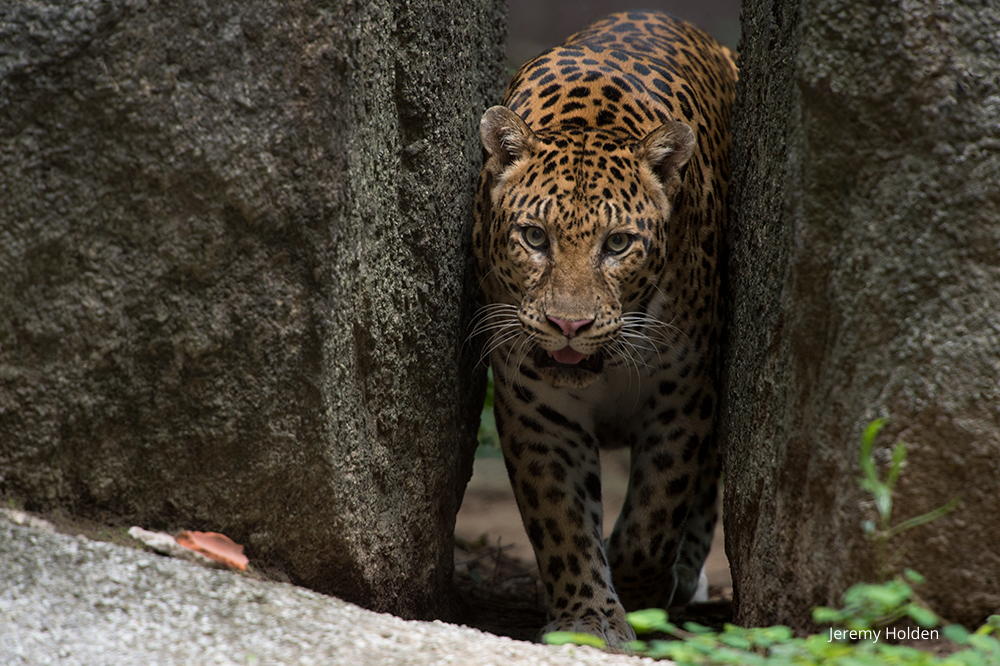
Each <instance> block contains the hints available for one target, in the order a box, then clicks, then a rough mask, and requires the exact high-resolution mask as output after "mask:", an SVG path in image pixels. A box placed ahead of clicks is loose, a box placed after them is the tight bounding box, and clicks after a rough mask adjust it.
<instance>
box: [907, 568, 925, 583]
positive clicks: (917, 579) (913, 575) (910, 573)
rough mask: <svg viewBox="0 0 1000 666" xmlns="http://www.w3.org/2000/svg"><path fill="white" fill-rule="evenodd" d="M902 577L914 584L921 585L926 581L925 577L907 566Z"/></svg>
mask: <svg viewBox="0 0 1000 666" xmlns="http://www.w3.org/2000/svg"><path fill="white" fill-rule="evenodd" d="M903 577H904V578H906V580H908V581H910V582H911V583H913V584H914V585H923V584H924V582H926V580H927V579H926V578H924V577H923V576H921V575H920V573H919V572H917V571H914V570H913V569H909V568H907V569H906V571H904V572H903Z"/></svg>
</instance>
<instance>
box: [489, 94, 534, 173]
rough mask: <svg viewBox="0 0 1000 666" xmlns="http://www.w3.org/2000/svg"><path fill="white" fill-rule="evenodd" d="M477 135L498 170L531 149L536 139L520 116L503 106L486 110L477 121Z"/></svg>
mask: <svg viewBox="0 0 1000 666" xmlns="http://www.w3.org/2000/svg"><path fill="white" fill-rule="evenodd" d="M479 136H480V137H481V138H482V140H483V148H485V149H486V152H487V153H489V154H490V158H491V160H496V161H497V170H498V171H499V170H502V169H504V168H506V167H507V166H509V165H510V164H512V163H513V162H514V161H516V160H518V159H519V158H521V157H523V156H524V155H525V154H527V153H528V152H530V151H531V150H533V149H534V147H535V143H536V141H537V140H536V139H535V133H534V132H532V131H531V128H530V127H528V125H527V123H525V122H524V121H523V120H521V116H519V115H517V114H516V113H514V112H513V111H511V110H510V109H508V108H507V107H505V106H494V107H492V108H489V109H487V110H486V113H484V114H483V119H482V121H481V122H480V123H479Z"/></svg>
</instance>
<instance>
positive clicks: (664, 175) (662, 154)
mask: <svg viewBox="0 0 1000 666" xmlns="http://www.w3.org/2000/svg"><path fill="white" fill-rule="evenodd" d="M694 146H695V138H694V131H693V130H692V129H691V128H690V127H689V126H688V125H685V124H684V123H680V122H676V121H671V122H666V123H663V124H662V125H660V126H659V127H657V128H656V129H655V130H653V131H652V132H650V133H649V134H647V135H646V138H645V139H643V140H642V142H641V143H640V144H639V155H638V156H639V158H640V159H645V160H646V162H647V163H648V164H649V166H650V168H652V170H653V173H655V174H656V175H657V176H658V177H659V178H660V181H661V182H662V183H663V184H664V185H665V186H667V187H668V189H670V186H671V185H672V183H673V181H674V179H676V178H678V177H679V174H680V170H681V167H683V166H684V165H685V164H687V162H688V160H689V159H691V155H693V154H694Z"/></svg>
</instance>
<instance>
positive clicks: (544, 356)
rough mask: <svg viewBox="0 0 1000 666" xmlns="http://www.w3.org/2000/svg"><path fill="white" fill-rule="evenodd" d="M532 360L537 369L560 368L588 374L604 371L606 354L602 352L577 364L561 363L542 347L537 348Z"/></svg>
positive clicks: (586, 357) (585, 357)
mask: <svg viewBox="0 0 1000 666" xmlns="http://www.w3.org/2000/svg"><path fill="white" fill-rule="evenodd" d="M532 359H533V360H534V361H535V367H536V368H558V369H560V370H584V371H586V372H593V373H595V374H596V373H599V372H600V371H601V370H603V369H604V354H603V353H602V352H600V351H598V352H595V353H593V354H591V355H590V356H584V357H583V358H582V359H581V360H579V361H577V362H576V363H560V362H559V361H557V360H556V359H555V357H554V356H553V355H552V353H551V352H548V351H546V350H545V349H543V348H542V347H535V351H534V354H532Z"/></svg>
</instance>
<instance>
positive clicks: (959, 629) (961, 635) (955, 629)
mask: <svg viewBox="0 0 1000 666" xmlns="http://www.w3.org/2000/svg"><path fill="white" fill-rule="evenodd" d="M941 633H942V634H944V637H945V638H947V639H948V640H950V641H954V642H956V643H958V644H959V645H965V643H967V642H968V640H969V630H968V629H966V628H965V627H963V626H962V625H960V624H949V625H945V626H944V627H942V629H941Z"/></svg>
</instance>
